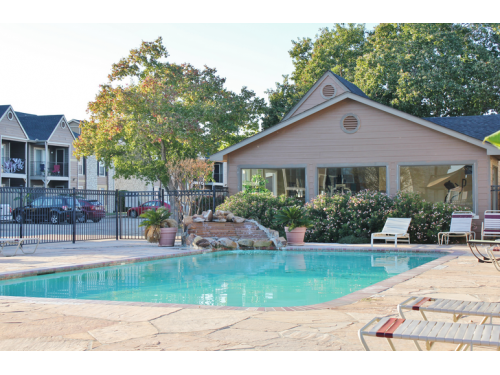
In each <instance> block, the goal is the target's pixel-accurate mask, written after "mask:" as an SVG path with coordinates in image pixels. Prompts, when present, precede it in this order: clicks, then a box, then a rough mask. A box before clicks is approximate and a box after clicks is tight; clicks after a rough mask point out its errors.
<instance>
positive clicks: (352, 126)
mask: <svg viewBox="0 0 500 375" xmlns="http://www.w3.org/2000/svg"><path fill="white" fill-rule="evenodd" d="M340 127H341V128H342V130H343V131H344V132H346V133H348V134H351V133H356V132H357V131H358V129H359V119H358V116H356V115H355V114H352V113H348V114H347V115H345V116H344V117H342V121H340Z"/></svg>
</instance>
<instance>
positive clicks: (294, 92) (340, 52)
mask: <svg viewBox="0 0 500 375" xmlns="http://www.w3.org/2000/svg"><path fill="white" fill-rule="evenodd" d="M365 41H366V31H365V25H364V24H354V23H350V24H335V25H334V26H333V28H331V29H329V28H328V27H325V28H323V29H319V34H318V35H316V39H315V40H314V41H313V40H312V39H311V38H298V40H297V41H292V44H293V47H292V49H291V50H290V51H288V53H289V55H290V57H291V58H292V63H293V66H294V70H293V72H292V73H291V74H290V75H284V76H283V83H279V82H276V87H275V88H274V89H269V90H267V91H266V93H267V94H268V98H269V107H268V110H267V113H266V116H265V118H264V119H263V123H262V126H263V128H264V129H267V128H268V127H270V126H273V125H275V124H277V123H278V122H280V121H281V120H282V119H283V117H284V116H285V115H286V113H287V112H288V111H289V110H290V109H291V108H292V107H293V106H294V105H295V104H296V103H297V102H298V101H299V100H300V99H301V98H302V96H303V95H304V94H305V93H306V92H307V91H308V90H309V89H310V88H311V86H312V85H313V84H314V83H315V82H316V81H317V80H318V79H319V78H320V77H321V76H322V75H323V74H325V72H326V71H328V70H331V71H332V72H334V73H335V74H338V75H339V76H342V77H344V78H345V79H347V80H348V81H353V80H354V74H355V68H356V61H357V59H358V57H360V56H362V55H363V53H364V46H365Z"/></svg>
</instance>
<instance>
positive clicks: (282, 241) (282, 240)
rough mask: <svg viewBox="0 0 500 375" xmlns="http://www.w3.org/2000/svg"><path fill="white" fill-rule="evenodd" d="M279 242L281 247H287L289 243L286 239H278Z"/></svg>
mask: <svg viewBox="0 0 500 375" xmlns="http://www.w3.org/2000/svg"><path fill="white" fill-rule="evenodd" d="M278 242H279V243H280V244H281V246H283V247H284V246H286V244H287V242H286V238H284V237H278Z"/></svg>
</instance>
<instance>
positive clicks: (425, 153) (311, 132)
mask: <svg viewBox="0 0 500 375" xmlns="http://www.w3.org/2000/svg"><path fill="white" fill-rule="evenodd" d="M347 113H354V114H356V115H357V116H358V118H359V119H360V124H361V125H360V128H359V130H358V131H357V132H356V133H354V134H347V133H345V132H344V131H342V129H341V127H340V121H341V119H342V117H343V116H344V115H345V114H347ZM226 160H227V161H228V187H229V192H230V194H235V193H236V192H238V191H239V189H240V188H241V187H240V186H238V184H239V178H238V167H241V166H244V167H259V166H261V167H262V166H267V167H274V168H279V167H281V168H283V167H293V166H300V165H304V166H305V167H306V179H307V181H306V185H307V190H308V198H309V199H311V198H313V197H314V196H315V195H316V194H317V192H316V189H317V183H316V173H317V167H318V165H322V166H325V165H326V164H327V165H329V166H332V167H333V166H355V165H356V164H357V165H365V166H369V165H384V164H386V165H387V166H388V168H389V181H388V182H389V193H390V194H395V193H396V192H397V187H398V164H401V163H413V164H418V163H422V164H424V165H425V164H427V163H443V164H447V163H456V164H465V163H467V164H469V163H473V165H474V168H475V174H476V176H477V188H476V193H475V196H476V202H477V206H476V213H477V214H480V216H481V217H482V213H484V210H486V209H489V208H490V158H489V156H487V154H486V150H485V149H483V148H480V147H478V146H475V145H472V144H470V143H467V142H465V141H461V140H459V139H456V138H453V137H451V136H450V135H446V134H443V133H441V132H438V131H435V130H432V129H429V128H426V127H424V126H422V125H419V124H416V123H413V122H411V121H408V120H404V119H402V118H400V117H397V116H394V115H391V114H388V113H386V112H383V111H380V110H378V109H375V108H372V107H369V106H367V105H364V104H361V103H358V102H355V101H353V100H350V99H346V100H344V101H341V102H339V103H337V104H335V105H333V106H331V107H328V108H326V109H324V110H322V111H320V112H317V113H316V114H313V115H311V116H308V117H306V118H304V119H302V120H300V121H298V122H297V123H295V124H292V125H289V126H287V127H285V128H283V129H281V130H279V131H277V132H275V133H272V134H270V135H268V136H266V137H264V138H262V139H260V140H258V141H256V142H253V143H251V144H249V145H247V146H245V147H243V148H241V149H239V150H236V151H234V152H232V153H230V154H228V155H226Z"/></svg>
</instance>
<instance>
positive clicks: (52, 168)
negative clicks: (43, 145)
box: [30, 161, 69, 177]
mask: <svg viewBox="0 0 500 375" xmlns="http://www.w3.org/2000/svg"><path fill="white" fill-rule="evenodd" d="M45 169H47V176H52V177H68V176H69V165H68V163H55V162H49V163H46V162H41V161H32V162H31V163H30V176H45Z"/></svg>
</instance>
